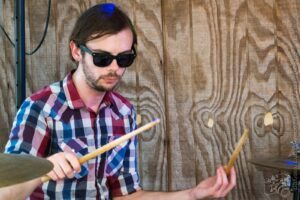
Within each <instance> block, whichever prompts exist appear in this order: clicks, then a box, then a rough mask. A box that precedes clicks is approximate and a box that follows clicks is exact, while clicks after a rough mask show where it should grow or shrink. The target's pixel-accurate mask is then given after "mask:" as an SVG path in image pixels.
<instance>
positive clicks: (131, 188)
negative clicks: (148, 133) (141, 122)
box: [108, 110, 141, 197]
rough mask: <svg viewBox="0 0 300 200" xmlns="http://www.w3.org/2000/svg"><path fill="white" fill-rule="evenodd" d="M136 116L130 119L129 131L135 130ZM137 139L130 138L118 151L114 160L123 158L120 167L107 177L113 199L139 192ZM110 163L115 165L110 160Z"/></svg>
mask: <svg viewBox="0 0 300 200" xmlns="http://www.w3.org/2000/svg"><path fill="white" fill-rule="evenodd" d="M135 118H136V114H135V112H134V110H133V114H132V116H131V119H130V128H131V131H133V130H135V129H136V121H135ZM137 141H138V140H137V137H133V138H131V139H130V140H129V141H128V142H127V143H126V145H124V146H123V147H122V148H121V149H119V150H118V155H116V156H114V159H118V158H121V157H123V158H124V159H123V161H122V166H121V167H120V168H119V170H118V171H116V172H115V173H114V174H111V175H110V176H108V182H109V187H110V191H111V194H112V196H113V197H117V196H124V195H128V194H131V193H134V192H136V191H138V190H141V186H140V179H139V174H138V167H137V152H136V149H137ZM110 163H117V162H116V160H111V162H110Z"/></svg>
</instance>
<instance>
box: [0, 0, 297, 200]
mask: <svg viewBox="0 0 300 200" xmlns="http://www.w3.org/2000/svg"><path fill="white" fill-rule="evenodd" d="M100 2H104V1H99V0H98V1H97V0H84V1H83V0H78V1H71V0H52V3H51V17H50V24H49V28H48V32H47V36H46V39H45V42H44V43H43V45H42V47H41V48H40V50H39V51H38V52H37V53H36V54H34V55H33V56H27V57H26V63H27V71H26V76H27V82H26V84H27V95H30V94H31V93H32V92H34V91H36V90H38V89H39V88H41V87H43V86H44V85H47V84H49V83H52V82H54V81H57V80H60V79H62V78H63V77H64V76H65V75H66V73H67V72H68V71H69V70H70V69H72V68H74V63H72V62H71V61H70V59H69V52H68V37H69V34H70V31H71V30H72V28H73V24H74V22H75V20H76V18H77V17H78V16H79V15H80V13H81V12H82V11H83V10H85V9H86V8H88V7H90V6H91V5H94V4H95V3H100ZM114 2H116V3H117V4H118V5H120V6H121V7H122V8H123V9H124V10H125V11H127V12H128V14H129V16H130V17H131V18H132V20H133V21H134V24H135V27H136V29H137V33H138V37H139V39H138V58H137V61H136V62H135V65H134V66H133V67H131V68H130V69H128V71H127V72H126V74H125V76H124V79H123V81H122V86H121V87H120V88H119V91H121V92H122V93H123V94H124V95H125V96H126V97H128V98H129V99H130V100H131V101H132V102H133V103H134V105H135V106H136V109H137V111H138V113H139V114H140V115H141V116H142V123H147V122H149V121H151V120H152V119H153V118H161V120H162V122H161V124H160V125H159V126H157V127H156V128H154V129H152V130H151V131H148V132H146V133H144V134H143V135H142V136H140V137H139V142H140V143H139V166H140V174H141V178H142V184H143V186H144V188H145V189H147V190H165V191H167V190H168V191H171V190H172V191H173V190H180V189H184V188H189V187H192V186H194V185H196V183H197V182H199V181H201V180H203V179H204V178H206V177H208V176H210V175H213V174H214V173H215V169H216V168H217V167H218V166H219V165H224V164H226V163H227V161H228V159H229V157H230V155H231V153H232V151H233V150H234V147H235V145H236V143H237V141H238V140H239V138H240V136H241V134H242V132H243V129H244V128H246V127H247V128H249V130H250V133H251V135H250V139H249V141H248V142H247V143H246V145H245V147H244V148H243V151H242V152H241V154H240V156H239V158H238V160H237V162H236V165H235V166H236V169H237V173H238V185H237V188H236V189H235V190H233V191H232V192H231V194H230V195H229V196H228V198H227V199H234V200H247V199H255V200H256V199H261V200H263V199H290V198H291V193H290V192H289V191H288V190H287V189H286V188H282V187H281V186H280V185H279V184H277V185H276V184H275V183H274V184H273V185H272V184H271V185H270V184H269V183H270V181H269V180H271V179H272V177H275V176H276V177H277V175H282V172H279V171H276V170H269V169H259V168H257V167H255V166H253V165H252V164H250V163H249V162H248V161H247V160H248V159H251V158H257V157H262V156H265V157H273V156H287V155H289V153H290V152H291V145H290V141H292V140H300V135H299V129H300V123H299V121H300V104H299V102H300V95H299V93H300V83H299V82H300V74H299V73H300V67H299V66H300V34H299V28H300V1H299V0H290V1H286V0H234V1H233V0H231V1H230V0H188V1H187V0H151V1H149V0H126V1H124V0H123V1H121V0H118V1H114ZM47 5H48V1H47V0H27V1H26V49H27V51H30V50H32V49H33V48H35V47H36V45H37V44H38V42H39V41H40V38H41V37H42V33H43V30H44V22H45V19H46V13H47ZM13 7H14V1H13V0H0V23H1V25H3V26H4V28H5V30H6V31H7V33H8V34H9V35H10V37H11V38H13V37H14V21H13ZM0 46H1V54H0V89H1V92H0V102H1V104H0V147H1V148H3V146H4V144H5V142H6V140H7V136H8V133H9V129H10V127H11V125H12V122H13V118H14V116H15V102H14V101H15V100H14V98H15V95H16V94H15V75H14V74H15V65H14V62H15V61H14V48H13V47H12V46H11V44H10V43H9V42H8V40H7V39H6V37H5V36H4V34H3V33H2V32H1V34H0ZM266 112H272V114H273V117H274V124H273V127H271V128H267V127H265V126H264V124H263V119H264V115H265V113H266ZM211 120H213V122H214V123H213V126H212V127H210V126H209V124H208V122H209V121H211ZM283 176H285V174H284V173H283ZM270 177H271V179H270Z"/></svg>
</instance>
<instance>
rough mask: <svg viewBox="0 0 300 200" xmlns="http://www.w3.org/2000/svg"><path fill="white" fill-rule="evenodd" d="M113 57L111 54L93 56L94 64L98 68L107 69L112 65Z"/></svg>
mask: <svg viewBox="0 0 300 200" xmlns="http://www.w3.org/2000/svg"><path fill="white" fill-rule="evenodd" d="M113 59H114V58H113V57H112V56H111V55H109V54H105V53H101V54H96V55H94V56H93V60H94V64H95V65H96V66H98V67H106V66H108V65H110V64H111V62H112V61H113Z"/></svg>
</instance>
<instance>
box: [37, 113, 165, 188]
mask: <svg viewBox="0 0 300 200" xmlns="http://www.w3.org/2000/svg"><path fill="white" fill-rule="evenodd" d="M159 122H160V119H156V120H154V121H152V122H150V123H148V124H146V125H144V126H142V127H140V128H138V129H136V130H134V131H132V132H130V133H128V134H126V135H124V136H122V137H120V138H118V139H116V140H114V141H112V142H110V143H107V144H106V145H104V146H102V147H100V148H98V149H96V150H95V151H93V152H91V153H88V154H86V155H84V156H82V157H81V158H79V163H80V164H83V163H85V162H87V161H88V160H90V159H92V158H95V157H97V156H98V155H100V154H102V153H104V152H106V151H109V150H110V149H112V148H114V147H116V146H118V145H119V144H121V143H123V142H125V141H126V140H128V139H130V138H132V137H133V136H135V135H137V134H139V133H141V132H143V131H145V130H148V129H150V128H152V127H153V126H155V125H156V124H158V123H159ZM41 180H42V182H43V183H45V182H47V181H49V180H50V177H49V176H47V175H45V176H43V177H42V178H41Z"/></svg>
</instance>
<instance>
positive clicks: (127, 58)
mask: <svg viewBox="0 0 300 200" xmlns="http://www.w3.org/2000/svg"><path fill="white" fill-rule="evenodd" d="M134 59H135V55H134V54H133V53H131V54H121V55H118V57H117V62H118V65H119V66H120V67H129V66H130V65H131V64H132V63H133V61H134Z"/></svg>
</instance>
